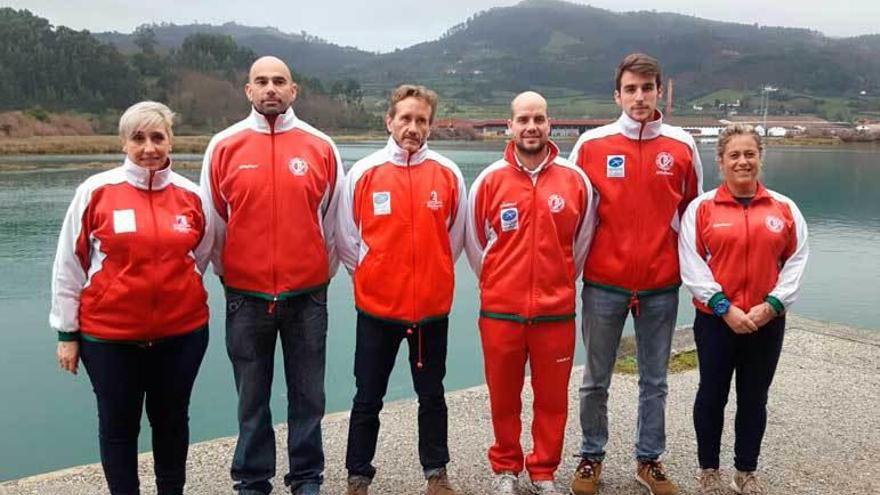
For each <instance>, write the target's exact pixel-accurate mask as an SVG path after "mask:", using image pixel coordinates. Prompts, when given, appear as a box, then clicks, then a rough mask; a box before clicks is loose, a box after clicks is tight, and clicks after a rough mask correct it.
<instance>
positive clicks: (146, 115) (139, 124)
mask: <svg viewBox="0 0 880 495" xmlns="http://www.w3.org/2000/svg"><path fill="white" fill-rule="evenodd" d="M174 117H175V115H174V112H172V111H171V109H170V108H168V107H167V106H165V105H164V104H162V103H159V102H156V101H142V102H139V103H135V104H134V105H132V106H130V107H128V109H127V110H126V111H125V112H124V113H123V114H122V117H120V118H119V137H121V138H122V139H128V138H129V137H131V136H132V135H133V134H134V133H135V132H137V131H138V130H140V129H143V128H145V127H155V126H159V125H162V126H164V127H165V131H167V132H168V137H172V136H173V135H174V133H173V132H172V130H171V126H172V125H173V124H174Z"/></svg>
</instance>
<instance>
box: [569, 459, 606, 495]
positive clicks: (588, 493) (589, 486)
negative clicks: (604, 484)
mask: <svg viewBox="0 0 880 495" xmlns="http://www.w3.org/2000/svg"><path fill="white" fill-rule="evenodd" d="M601 474H602V461H595V460H593V459H587V458H583V459H581V462H580V463H579V464H578V467H577V469H575V471H574V478H573V479H572V480H571V493H572V494H574V495H596V492H597V491H598V490H599V476H600V475H601Z"/></svg>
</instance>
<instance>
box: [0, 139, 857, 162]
mask: <svg viewBox="0 0 880 495" xmlns="http://www.w3.org/2000/svg"><path fill="white" fill-rule="evenodd" d="M331 137H332V138H333V140H334V141H335V142H337V143H358V142H365V141H384V140H385V139H387V134H385V133H380V132H360V133H345V132H343V133H340V134H332V135H331ZM210 139H211V137H210V136H207V135H202V136H175V137H174V150H173V151H174V153H187V154H193V153H195V154H200V153H203V152H204V151H205V148H206V147H207V146H208V142H209V141H210ZM505 140H507V137H506V136H491V137H483V136H480V139H475V140H470V141H486V142H496V141H498V142H501V141H505ZM556 140H557V141H560V142H568V141H572V142H574V141H575V140H576V139H575V138H574V137H571V138H567V137H566V138H557V139H556ZM432 141H433V142H448V141H461V139H452V140H445V139H436V138H435V139H432ZM767 141H768V144H769V145H770V146H838V145H845V144H846V143H845V142H843V141H842V140H840V139H838V138H834V137H810V138H807V137H799V138H780V139H772V138H771V139H768V140H767ZM121 148H122V145H121V143H120V140H119V137H118V136H114V135H92V136H32V137H24V138H0V157H3V156H15V155H105V154H117V153H119V154H121V153H122V151H121ZM0 162H2V158H0ZM11 165H13V164H3V163H0V167H2V169H4V170H8V169H9V167H10V166H11Z"/></svg>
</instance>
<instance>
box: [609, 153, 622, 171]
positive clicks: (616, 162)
mask: <svg viewBox="0 0 880 495" xmlns="http://www.w3.org/2000/svg"><path fill="white" fill-rule="evenodd" d="M608 166H609V167H611V168H619V167H622V166H623V158H622V157H619V156H615V157H614V158H612V159H610V160H608Z"/></svg>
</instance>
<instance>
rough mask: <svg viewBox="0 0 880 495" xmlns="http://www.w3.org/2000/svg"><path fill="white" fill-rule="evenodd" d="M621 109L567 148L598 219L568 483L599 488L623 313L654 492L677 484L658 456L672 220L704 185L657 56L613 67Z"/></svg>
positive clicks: (676, 282) (674, 289) (674, 232)
mask: <svg viewBox="0 0 880 495" xmlns="http://www.w3.org/2000/svg"><path fill="white" fill-rule="evenodd" d="M615 82H616V87H615V90H614V101H615V102H616V103H617V105H618V106H620V108H621V110H622V113H621V116H620V118H619V119H618V120H617V121H616V122H614V123H611V124H609V125H606V126H603V127H600V128H598V129H593V130H590V131H588V132H586V133H584V134H583V135H582V136H581V137H580V139H579V140H578V142H577V144H576V145H575V147H574V149H573V150H572V153H571V157H570V159H571V161H572V162H574V163H575V164H576V165H578V166H579V167H581V168H582V169H583V170H584V172H586V174H587V176H589V178H590V182H591V183H592V184H593V187H594V188H595V190H596V192H597V193H598V196H599V208H598V226H597V227H596V232H595V235H594V237H593V244H592V249H591V250H590V254H589V256H588V258H587V262H586V265H585V268H584V290H583V295H582V298H583V310H584V317H583V328H582V334H583V339H584V346H585V348H586V356H587V362H586V366H585V367H584V378H583V385H582V386H581V389H580V402H581V404H580V407H581V411H580V419H581V428H582V432H583V443H582V446H581V458H582V459H581V462H580V464H579V465H578V468H577V470H576V472H575V476H574V480H573V481H572V484H571V491H572V493H573V494H575V495H593V494H595V493H596V491H597V490H598V484H599V479H600V478H599V477H600V475H601V472H602V460H603V459H604V457H605V445H606V443H607V441H608V409H607V403H608V387H609V385H610V384H611V376H612V373H613V370H614V362H615V360H616V357H617V347H618V344H619V343H620V336H621V332H622V330H623V326H624V323H625V322H626V318H627V315H628V314H630V313H631V314H632V316H633V323H634V326H635V336H636V345H637V353H638V367H639V408H638V419H637V423H636V425H637V426H636V443H635V457H636V460H637V466H636V479H637V480H638V481H639V482H640V483H642V484H643V485H644V486H645V487H647V488H648V490H649V491H650V492H651V493H652V494H654V495H675V494H676V493H678V488H677V487H676V486H675V484H674V483H673V482H672V481H671V480H670V479H669V477H668V476H667V474H666V470H665V469H664V467H663V465H662V464H661V463H660V456H661V455H662V454H663V452H664V451H665V449H666V430H665V423H666V417H665V411H666V394H667V385H666V369H667V365H668V362H669V354H670V350H671V346H672V334H673V331H674V330H675V322H676V317H677V312H678V288H679V286H680V285H681V279H680V277H679V269H678V226H679V221H680V217H681V215H682V213H683V212H684V210H685V208H686V207H687V205H688V203H689V202H690V201H691V200H692V199H694V198H695V197H697V196H698V195H699V194H701V193H702V168H701V164H700V157H699V154H698V153H697V149H696V145H695V143H694V140H693V138H692V137H691V136H690V135H689V134H688V133H686V132H685V131H683V130H682V129H680V128H678V127H673V126H670V125H667V124H664V123H663V116H662V115H661V113H660V111H659V110H658V109H657V105H658V101H659V100H660V97H661V95H662V89H661V73H660V65H659V64H658V63H657V61H656V60H655V59H654V58H652V57H650V56H648V55H645V54H641V53H634V54H631V55H627V56H626V57H625V58H624V59H623V61H622V62H621V63H620V65H619V66H618V68H617V74H616V77H615Z"/></svg>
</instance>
